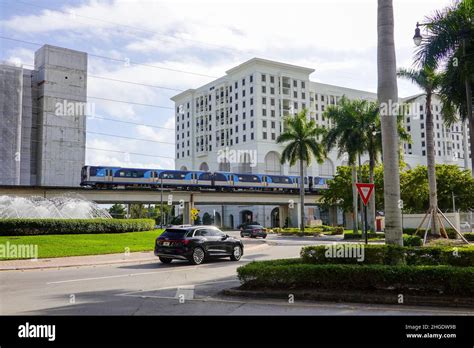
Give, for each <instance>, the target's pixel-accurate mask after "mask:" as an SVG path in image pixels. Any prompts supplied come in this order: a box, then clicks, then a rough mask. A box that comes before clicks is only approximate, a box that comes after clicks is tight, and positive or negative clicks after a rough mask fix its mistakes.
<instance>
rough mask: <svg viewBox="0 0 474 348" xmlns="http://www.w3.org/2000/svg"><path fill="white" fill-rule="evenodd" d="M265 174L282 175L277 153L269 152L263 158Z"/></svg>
mask: <svg viewBox="0 0 474 348" xmlns="http://www.w3.org/2000/svg"><path fill="white" fill-rule="evenodd" d="M265 172H266V173H267V174H273V175H280V174H281V173H282V171H281V164H280V155H278V153H277V152H275V151H270V152H269V153H267V155H266V156H265Z"/></svg>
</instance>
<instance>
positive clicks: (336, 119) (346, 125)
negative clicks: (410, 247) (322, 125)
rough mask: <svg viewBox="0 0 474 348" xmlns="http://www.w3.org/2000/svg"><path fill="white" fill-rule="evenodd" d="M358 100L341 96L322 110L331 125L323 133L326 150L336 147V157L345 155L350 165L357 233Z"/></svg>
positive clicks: (360, 126)
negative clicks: (334, 103) (337, 101)
mask: <svg viewBox="0 0 474 348" xmlns="http://www.w3.org/2000/svg"><path fill="white" fill-rule="evenodd" d="M362 103H363V102H362V101H360V100H352V101H351V100H349V99H347V98H346V97H345V96H343V97H342V98H341V99H340V100H339V103H338V104H337V105H330V106H329V107H328V108H327V109H326V111H325V112H324V117H327V118H328V119H329V120H331V121H332V122H331V123H332V127H331V128H330V129H329V130H327V131H326V134H325V135H324V143H325V146H326V152H329V151H331V150H332V149H334V148H337V149H338V154H337V155H338V157H342V156H347V162H348V164H349V165H350V166H351V167H352V206H353V231H354V233H358V231H359V229H358V217H357V216H358V213H357V209H358V201H357V200H358V194H357V188H356V186H355V183H356V182H357V181H358V180H357V166H356V159H357V157H358V156H359V155H360V154H361V153H363V152H364V151H365V148H364V141H363V138H364V134H363V133H364V128H363V122H362V120H363V118H362V117H361V108H360V106H361V104H362Z"/></svg>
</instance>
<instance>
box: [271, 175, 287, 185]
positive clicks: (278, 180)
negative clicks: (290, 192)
mask: <svg viewBox="0 0 474 348" xmlns="http://www.w3.org/2000/svg"><path fill="white" fill-rule="evenodd" d="M270 178H271V179H272V182H273V183H274V184H289V183H291V181H290V178H289V177H287V176H271V177H270Z"/></svg>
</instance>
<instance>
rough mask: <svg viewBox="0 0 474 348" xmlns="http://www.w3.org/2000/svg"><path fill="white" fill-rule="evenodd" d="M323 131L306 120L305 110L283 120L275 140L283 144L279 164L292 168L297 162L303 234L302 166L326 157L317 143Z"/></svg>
mask: <svg viewBox="0 0 474 348" xmlns="http://www.w3.org/2000/svg"><path fill="white" fill-rule="evenodd" d="M323 133H324V129H322V128H320V127H318V126H317V125H316V122H315V121H314V120H310V121H309V120H308V118H307V117H306V109H305V110H303V111H301V112H299V113H298V114H296V115H294V116H286V117H285V118H284V130H283V133H281V134H280V135H279V136H278V138H277V143H279V144H285V148H284V150H283V152H282V154H281V163H282V164H284V163H285V162H288V163H289V164H290V166H294V165H295V164H296V162H298V161H299V166H300V180H299V183H300V218H301V223H300V230H301V233H304V164H305V163H306V165H307V166H309V165H310V164H311V161H312V158H313V157H315V158H316V160H317V161H318V162H319V163H322V162H323V161H324V159H325V157H326V154H325V151H324V147H323V146H322V145H321V144H320V143H319V142H318V140H317V139H318V138H319V136H320V135H322V134H323Z"/></svg>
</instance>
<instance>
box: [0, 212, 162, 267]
mask: <svg viewBox="0 0 474 348" xmlns="http://www.w3.org/2000/svg"><path fill="white" fill-rule="evenodd" d="M154 227H155V221H154V220H152V219H123V220H121V219H77V220H76V219H3V220H0V260H14V259H30V258H54V257H64V256H82V255H100V254H114V253H127V252H137V251H151V250H153V248H154V245H155V239H156V237H158V236H159V235H160V234H161V233H162V231H163V230H160V229H155V228H154Z"/></svg>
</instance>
